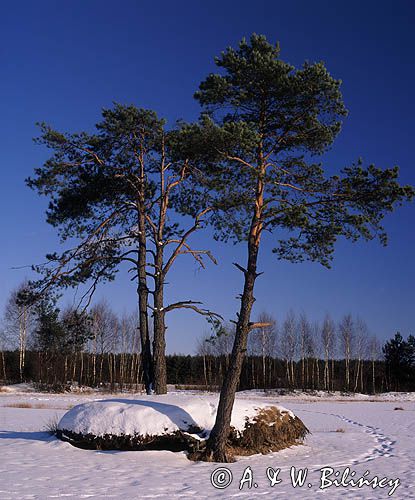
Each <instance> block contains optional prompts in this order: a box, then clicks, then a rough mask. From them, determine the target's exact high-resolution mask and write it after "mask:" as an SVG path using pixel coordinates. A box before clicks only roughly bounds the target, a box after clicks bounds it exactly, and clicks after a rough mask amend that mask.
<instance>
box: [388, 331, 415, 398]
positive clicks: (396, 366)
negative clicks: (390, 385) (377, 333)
mask: <svg viewBox="0 0 415 500" xmlns="http://www.w3.org/2000/svg"><path fill="white" fill-rule="evenodd" d="M383 354H384V355H385V362H386V366H387V369H388V370H389V373H390V376H391V378H392V380H393V382H394V383H395V388H396V389H397V390H400V388H401V387H404V388H405V387H408V385H411V382H412V381H413V379H414V376H415V337H414V336H413V335H409V337H408V340H404V338H403V337H402V335H401V334H400V333H399V332H398V333H396V334H395V337H394V338H392V339H391V340H389V341H388V342H386V344H385V345H384V347H383Z"/></svg>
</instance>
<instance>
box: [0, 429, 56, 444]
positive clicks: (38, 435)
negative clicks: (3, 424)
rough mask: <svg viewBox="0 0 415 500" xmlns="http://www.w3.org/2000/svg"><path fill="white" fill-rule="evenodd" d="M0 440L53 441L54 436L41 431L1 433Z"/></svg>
mask: <svg viewBox="0 0 415 500" xmlns="http://www.w3.org/2000/svg"><path fill="white" fill-rule="evenodd" d="M0 439H26V440H27V441H51V440H53V439H55V438H54V436H51V435H50V434H49V432H46V431H44V432H40V431H33V432H30V431H1V430H0Z"/></svg>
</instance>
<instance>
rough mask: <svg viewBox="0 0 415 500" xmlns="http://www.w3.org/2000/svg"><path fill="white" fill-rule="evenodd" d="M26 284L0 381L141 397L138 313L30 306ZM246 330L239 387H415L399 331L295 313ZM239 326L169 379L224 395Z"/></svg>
mask: <svg viewBox="0 0 415 500" xmlns="http://www.w3.org/2000/svg"><path fill="white" fill-rule="evenodd" d="M24 289H25V284H22V286H21V287H20V288H19V289H17V290H15V291H14V292H13V293H12V294H11V296H10V298H9V301H8V303H7V306H6V310H5V314H4V320H3V329H2V331H1V332H0V380H3V382H4V381H11V382H17V381H33V382H35V383H36V384H38V386H39V388H45V389H48V390H65V389H67V388H69V387H70V386H71V385H74V384H76V385H78V386H90V387H104V388H108V389H109V390H112V391H115V390H119V391H122V390H141V388H142V385H143V383H144V379H143V376H144V372H143V359H142V354H141V349H140V346H141V344H140V335H139V329H138V328H137V315H136V314H124V315H121V316H120V315H117V314H116V313H114V311H112V309H111V308H110V307H109V305H108V304H107V303H106V302H100V303H98V304H96V305H94V306H93V307H91V308H90V310H89V312H88V313H87V314H80V313H79V311H77V309H76V308H70V307H69V308H66V309H64V310H62V311H61V310H60V309H59V308H58V307H57V305H56V302H55V301H53V300H52V299H50V298H49V299H48V300H44V301H42V302H41V303H40V304H39V305H38V306H36V307H34V308H33V307H32V308H29V309H26V306H25V303H24V301H23V302H22V301H20V300H19V296H20V295H21V293H22V290H24ZM258 324H259V325H263V326H260V327H258V328H256V329H254V330H252V332H251V333H250V336H249V340H248V346H247V357H246V358H245V359H244V363H243V367H242V372H241V376H240V381H239V389H240V390H244V389H273V388H288V389H303V390H325V391H351V392H365V393H376V392H384V391H391V390H393V391H411V390H415V339H414V337H413V336H409V337H408V340H404V339H403V337H402V336H401V335H400V334H399V333H398V334H396V335H395V337H394V338H393V339H391V340H390V341H389V342H386V343H385V344H384V345H383V347H382V345H381V343H380V341H379V340H378V339H377V338H376V337H375V336H374V335H371V334H370V333H369V330H368V327H367V325H366V323H365V321H364V320H363V319H362V318H359V317H357V318H355V317H353V316H352V315H350V314H347V315H344V316H343V318H341V320H340V321H339V322H338V323H336V322H335V321H334V320H333V319H332V318H331V317H330V315H326V316H325V318H324V319H323V321H322V322H311V321H310V320H309V319H308V318H307V316H306V314H304V313H302V314H299V315H296V314H295V313H294V311H292V310H291V311H289V312H288V313H287V315H286V317H285V318H284V319H283V321H281V322H280V323H277V321H276V320H275V318H273V316H271V315H269V314H267V313H262V314H260V315H259V317H258ZM234 335H235V329H234V328H233V326H232V325H231V324H229V325H226V324H225V325H224V324H221V325H216V328H215V329H214V333H213V334H212V335H205V336H202V337H201V338H200V339H199V340H198V343H197V349H196V355H195V356H190V355H170V356H167V357H166V371H167V382H168V383H170V384H176V385H183V386H198V387H200V388H206V389H213V390H216V389H219V388H220V387H221V385H222V382H223V380H224V378H225V374H226V373H227V370H228V368H229V364H230V356H231V351H232V345H233V342H234Z"/></svg>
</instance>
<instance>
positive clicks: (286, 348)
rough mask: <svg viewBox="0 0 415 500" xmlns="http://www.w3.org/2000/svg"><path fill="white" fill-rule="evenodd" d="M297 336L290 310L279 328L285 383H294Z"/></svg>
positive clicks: (293, 317) (294, 321)
mask: <svg viewBox="0 0 415 500" xmlns="http://www.w3.org/2000/svg"><path fill="white" fill-rule="evenodd" d="M297 346H298V336H297V324H296V318H295V314H294V312H293V311H292V310H290V311H289V312H288V314H287V316H286V318H285V320H284V322H283V324H282V329H281V342H280V347H281V354H282V357H283V359H284V360H285V363H286V373H287V384H288V386H289V387H293V386H294V384H295V373H294V360H295V357H296V354H297Z"/></svg>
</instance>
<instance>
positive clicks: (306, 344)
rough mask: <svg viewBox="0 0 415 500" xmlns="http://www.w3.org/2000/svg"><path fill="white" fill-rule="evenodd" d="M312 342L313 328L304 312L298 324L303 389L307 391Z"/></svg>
mask: <svg viewBox="0 0 415 500" xmlns="http://www.w3.org/2000/svg"><path fill="white" fill-rule="evenodd" d="M311 342H312V328H311V325H310V322H309V321H308V319H307V316H306V314H305V313H304V312H303V313H301V315H300V319H299V323H298V344H299V350H300V358H301V387H302V388H303V389H305V387H306V386H307V385H308V378H309V370H308V351H309V350H310V347H311Z"/></svg>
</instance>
